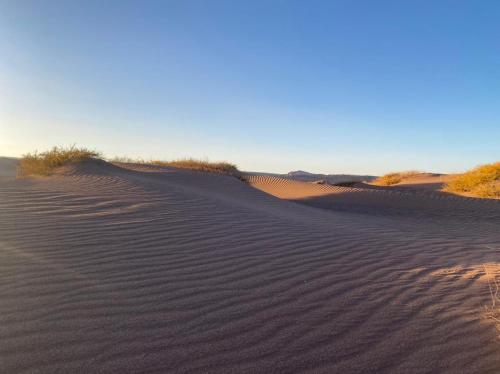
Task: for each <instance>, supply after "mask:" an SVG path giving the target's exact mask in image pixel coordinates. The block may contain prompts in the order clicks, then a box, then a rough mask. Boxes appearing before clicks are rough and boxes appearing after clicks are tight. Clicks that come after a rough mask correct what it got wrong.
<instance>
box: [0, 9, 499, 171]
mask: <svg viewBox="0 0 500 374" xmlns="http://www.w3.org/2000/svg"><path fill="white" fill-rule="evenodd" d="M499 20H500V2H499V1H486V0H484V1H475V0H470V1H460V0H454V1H451V0H450V1H440V0H429V1H419V0H414V1H397V0H394V1H383V0H377V1H373V0H369V1H368V0H366V1H355V0H345V1H334V0H330V1H309V0H308V1H306V0H303V1H278V0H276V1H272V0H267V1H255V0H246V1H236V0H231V1H217V0H210V1H189V0H179V1H133V2H127V1H88V0H85V1H24V0H12V1H5V0H0V95H1V96H0V154H3V155H13V156H17V155H20V154H22V153H24V152H27V151H30V150H33V149H39V150H43V149H45V148H47V147H50V146H52V145H61V144H66V145H67V144H72V143H77V144H78V145H84V146H89V147H91V148H95V149H98V150H101V151H103V152H104V153H105V154H106V155H107V156H113V155H127V156H131V157H143V158H178V157H185V156H194V157H208V158H209V159H212V160H229V161H233V162H236V163H237V164H238V165H239V166H240V167H241V168H243V169H246V170H261V171H274V172H286V171H289V170H293V169H305V170H309V171H314V172H326V173H370V174H380V173H383V172H387V171H391V170H404V169H420V170H428V171H437V172H455V171H460V170H463V169H467V168H470V167H472V166H475V165H476V164H479V163H485V162H491V161H495V160H498V159H500V21H499Z"/></svg>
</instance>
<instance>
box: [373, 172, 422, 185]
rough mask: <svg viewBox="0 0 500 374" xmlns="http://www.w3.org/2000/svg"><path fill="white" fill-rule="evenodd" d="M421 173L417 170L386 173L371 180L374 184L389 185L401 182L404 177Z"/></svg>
mask: <svg viewBox="0 0 500 374" xmlns="http://www.w3.org/2000/svg"><path fill="white" fill-rule="evenodd" d="M418 174H421V173H420V172H419V171H413V170H411V171H404V172H399V173H388V174H385V175H382V176H381V177H378V178H377V179H375V180H374V181H373V183H374V184H378V185H380V186H391V185H393V184H398V183H400V182H402V181H403V180H404V179H407V178H411V177H414V176H415V175H418Z"/></svg>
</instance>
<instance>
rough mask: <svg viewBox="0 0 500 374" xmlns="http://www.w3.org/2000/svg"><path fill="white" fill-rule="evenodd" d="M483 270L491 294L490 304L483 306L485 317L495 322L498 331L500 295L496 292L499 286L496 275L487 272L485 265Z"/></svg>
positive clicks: (499, 329)
mask: <svg viewBox="0 0 500 374" xmlns="http://www.w3.org/2000/svg"><path fill="white" fill-rule="evenodd" d="M484 272H485V274H486V275H487V279H488V286H489V289H490V296H491V306H490V305H485V306H484V308H485V312H486V317H487V318H489V319H491V320H492V321H493V322H494V323H495V326H496V327H497V330H498V331H499V332H500V297H499V295H498V293H499V292H500V286H499V284H498V281H497V279H496V277H495V276H492V275H491V274H490V273H489V271H488V269H487V267H486V266H484Z"/></svg>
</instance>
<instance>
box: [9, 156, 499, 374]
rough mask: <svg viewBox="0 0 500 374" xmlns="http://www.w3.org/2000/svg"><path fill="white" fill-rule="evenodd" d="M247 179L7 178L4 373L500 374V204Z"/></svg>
mask: <svg viewBox="0 0 500 374" xmlns="http://www.w3.org/2000/svg"><path fill="white" fill-rule="evenodd" d="M4 169H5V170H7V168H6V167H5V168H4ZM4 177H5V176H4ZM246 180H247V182H244V181H240V180H238V179H237V178H233V177H229V176H224V175H216V174H209V173H203V172H196V171H188V170H181V169H175V168H169V167H153V166H146V165H139V164H137V165H134V164H120V165H113V164H110V163H107V162H105V161H99V160H93V161H86V162H82V163H78V164H70V165H67V166H65V167H63V168H61V169H60V170H59V171H58V172H57V173H56V174H55V175H53V176H50V177H32V178H26V179H17V180H14V179H13V178H3V179H2V180H0V212H1V214H0V277H1V282H0V300H1V301H0V319H1V322H0V331H1V340H0V372H1V373H89V372H99V373H138V372H141V373H143V372H147V373H499V372H500V340H499V334H500V331H499V330H498V329H497V328H498V327H497V325H496V324H495V321H494V320H493V319H492V318H490V317H491V315H490V314H489V313H488V311H490V312H491V309H488V307H491V306H492V298H491V294H490V288H489V285H491V284H493V282H494V281H495V280H497V281H499V280H500V201H496V200H485V199H473V198H464V197H457V196H452V195H446V194H444V193H440V192H438V191H436V190H435V189H434V188H419V187H418V185H419V183H414V184H413V185H412V186H410V187H409V188H390V187H387V188H384V187H376V186H371V185H368V184H363V183H359V184H356V185H354V186H353V187H339V186H331V185H321V184H314V183H307V182H300V181H293V180H289V179H282V178H277V177H272V176H256V175H248V176H246ZM436 183H438V182H436ZM422 184H428V183H422ZM431 184H432V183H431ZM407 187H408V186H407Z"/></svg>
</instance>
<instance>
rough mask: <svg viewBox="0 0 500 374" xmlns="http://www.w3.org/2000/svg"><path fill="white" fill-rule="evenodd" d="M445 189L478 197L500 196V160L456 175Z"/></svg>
mask: <svg viewBox="0 0 500 374" xmlns="http://www.w3.org/2000/svg"><path fill="white" fill-rule="evenodd" d="M445 191H448V192H453V193H461V194H467V195H470V196H477V197H490V198H500V161H499V162H494V163H492V164H486V165H481V166H478V167H476V168H474V169H472V170H470V171H468V172H466V173H463V174H459V175H457V176H456V177H454V178H453V179H452V180H451V181H450V182H449V183H448V185H447V186H446V187H445Z"/></svg>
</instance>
